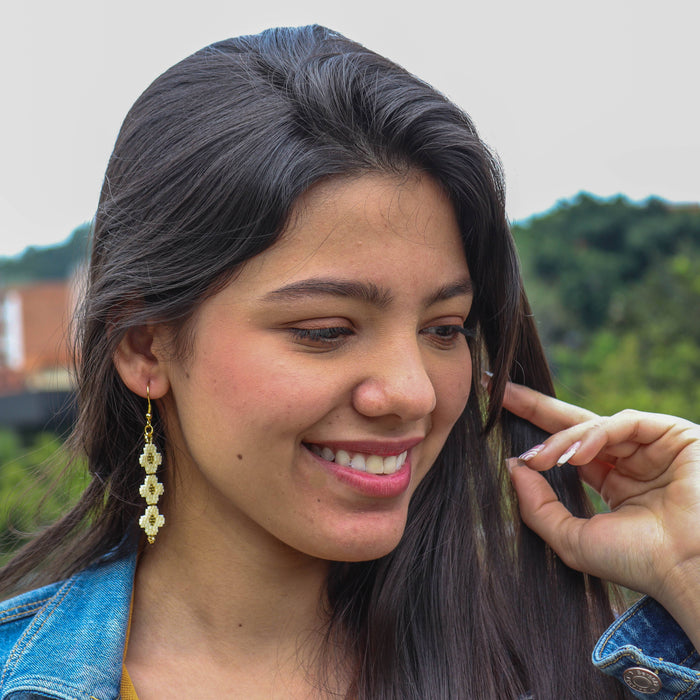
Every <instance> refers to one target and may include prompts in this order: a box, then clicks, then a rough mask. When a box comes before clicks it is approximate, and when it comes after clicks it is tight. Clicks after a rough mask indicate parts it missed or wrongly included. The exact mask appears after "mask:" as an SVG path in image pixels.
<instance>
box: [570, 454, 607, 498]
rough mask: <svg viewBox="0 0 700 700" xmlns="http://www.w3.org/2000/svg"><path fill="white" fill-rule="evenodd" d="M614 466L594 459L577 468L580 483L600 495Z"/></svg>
mask: <svg viewBox="0 0 700 700" xmlns="http://www.w3.org/2000/svg"><path fill="white" fill-rule="evenodd" d="M614 468H615V467H614V465H613V464H611V463H610V462H606V461H604V460H601V459H594V460H593V461H592V462H589V463H588V464H582V465H581V466H580V467H579V468H578V474H579V477H580V478H581V481H583V482H584V483H586V484H588V485H589V486H590V487H591V488H592V489H593V490H594V491H596V492H597V493H599V494H601V495H602V491H603V486H604V484H605V481H606V479H607V478H608V476H609V475H610V472H611V471H612V470H613V469H614Z"/></svg>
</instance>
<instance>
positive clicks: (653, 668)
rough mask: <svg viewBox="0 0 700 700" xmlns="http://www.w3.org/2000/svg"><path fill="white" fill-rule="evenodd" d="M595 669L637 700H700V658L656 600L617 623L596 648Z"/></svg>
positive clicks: (640, 603) (638, 606)
mask: <svg viewBox="0 0 700 700" xmlns="http://www.w3.org/2000/svg"><path fill="white" fill-rule="evenodd" d="M593 663H594V664H595V666H597V667H598V668H599V669H600V670H601V671H603V672H604V673H607V674H609V675H611V676H614V677H615V678H617V679H618V680H620V681H622V682H623V683H624V684H625V685H626V686H627V687H628V688H629V690H630V692H631V693H632V694H633V695H634V696H635V697H637V698H649V699H650V700H691V699H692V700H696V699H697V700H700V655H698V652H697V651H696V650H695V649H694V648H693V646H692V644H691V643H690V641H689V639H688V638H687V637H686V635H685V634H684V632H683V630H682V629H681V627H680V626H679V625H678V623H677V622H676V621H675V620H674V619H673V618H672V617H671V615H669V613H667V612H666V610H665V609H664V608H662V607H661V605H659V603H657V602H656V601H655V600H653V599H652V598H649V597H644V598H642V599H641V600H640V601H638V602H637V603H635V604H634V605H633V606H632V607H631V608H630V609H629V610H628V611H627V612H625V613H624V614H623V615H622V616H621V617H619V618H618V619H617V620H615V622H614V623H613V624H612V625H611V626H610V627H609V628H608V629H607V630H606V632H605V634H604V635H603V636H602V637H601V638H600V640H599V641H598V644H596V647H595V649H594V650H593Z"/></svg>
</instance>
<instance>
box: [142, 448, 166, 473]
mask: <svg viewBox="0 0 700 700" xmlns="http://www.w3.org/2000/svg"><path fill="white" fill-rule="evenodd" d="M162 461H163V456H162V455H161V453H160V452H158V448H157V447H156V446H155V445H154V444H153V443H152V442H149V443H146V444H145V445H144V446H143V452H142V453H141V456H140V457H139V464H140V465H141V466H142V467H143V468H144V469H145V470H146V474H155V473H156V469H158V467H159V466H160V465H161V463H162Z"/></svg>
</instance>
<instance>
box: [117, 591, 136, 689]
mask: <svg viewBox="0 0 700 700" xmlns="http://www.w3.org/2000/svg"><path fill="white" fill-rule="evenodd" d="M133 609H134V595H133V593H132V594H131V605H130V606H129V624H128V626H127V628H126V642H125V643H124V659H126V650H127V648H128V647H129V634H130V633H131V611H132V610H133ZM119 697H120V700H139V696H138V695H136V689H135V688H134V684H133V683H132V682H131V678H130V677H129V672H128V671H127V670H126V663H125V662H122V682H121V685H120V686H119Z"/></svg>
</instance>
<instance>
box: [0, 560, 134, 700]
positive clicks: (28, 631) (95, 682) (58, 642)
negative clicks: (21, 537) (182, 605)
mask: <svg viewBox="0 0 700 700" xmlns="http://www.w3.org/2000/svg"><path fill="white" fill-rule="evenodd" d="M135 569H136V552H135V551H134V552H133V553H132V555H131V556H128V557H126V558H121V559H116V560H111V561H106V562H101V563H99V564H97V565H95V566H92V567H90V568H89V569H86V570H84V571H81V572H79V573H78V574H76V575H75V576H73V577H72V578H70V579H67V580H66V581H64V582H62V583H60V584H54V585H52V586H47V587H46V588H42V589H38V590H36V591H32V592H30V593H26V594H24V595H22V596H19V597H18V598H15V599H14V600H12V601H8V602H7V603H5V604H3V606H2V608H1V609H0V643H1V642H4V643H2V646H3V647H4V648H5V649H6V651H5V652H4V653H5V657H4V658H5V659H6V663H5V666H4V668H3V669H2V675H0V698H2V699H4V698H8V700H9V698H10V697H11V698H13V700H15V699H16V700H20V699H21V698H30V697H32V698H33V697H36V695H39V696H43V697H49V698H60V699H61V700H115V698H118V697H119V685H120V682H121V675H122V663H123V655H124V642H125V639H126V629H127V624H128V620H129V608H130V603H131V591H132V588H133V580H134V571H135ZM32 616H33V619H30V618H32ZM28 619H29V623H28V624H27V622H28ZM8 640H11V641H10V643H9V645H8ZM13 642H14V644H13ZM0 663H1V661H0Z"/></svg>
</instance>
